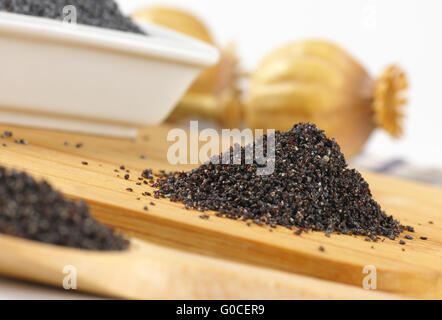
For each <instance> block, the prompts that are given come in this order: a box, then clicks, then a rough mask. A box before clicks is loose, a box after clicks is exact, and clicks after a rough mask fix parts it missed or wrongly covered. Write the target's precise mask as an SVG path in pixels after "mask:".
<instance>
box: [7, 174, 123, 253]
mask: <svg viewBox="0 0 442 320" xmlns="http://www.w3.org/2000/svg"><path fill="white" fill-rule="evenodd" d="M0 233H2V234H6V235H11V236H16V237H21V238H25V239H30V240H36V241H40V242H45V243H50V244H55V245H60V246H67V247H73V248H81V249H88V250H105V251H109V250H124V249H126V248H127V247H128V244H129V242H128V241H127V240H125V239H124V238H123V237H122V236H120V235H116V234H114V232H113V231H112V229H110V228H108V227H106V226H104V225H102V224H100V223H99V222H97V221H96V220H95V219H94V218H93V217H92V216H91V215H90V214H89V209H88V207H87V205H86V204H85V203H84V202H83V201H79V202H73V201H71V200H68V199H66V198H64V197H63V196H62V194H61V193H60V192H58V191H55V190H53V189H52V187H51V186H50V185H49V184H48V183H46V182H44V181H43V182H37V181H35V180H34V179H33V178H32V177H31V176H29V175H27V174H25V173H19V172H16V171H13V170H6V169H5V168H2V167H0Z"/></svg>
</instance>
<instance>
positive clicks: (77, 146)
mask: <svg viewBox="0 0 442 320" xmlns="http://www.w3.org/2000/svg"><path fill="white" fill-rule="evenodd" d="M82 147H83V143H81V142H80V143H77V144H76V145H75V148H77V149H80V148H82Z"/></svg>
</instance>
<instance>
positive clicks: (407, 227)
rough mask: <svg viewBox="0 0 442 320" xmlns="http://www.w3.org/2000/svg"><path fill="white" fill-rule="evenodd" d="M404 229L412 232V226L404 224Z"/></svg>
mask: <svg viewBox="0 0 442 320" xmlns="http://www.w3.org/2000/svg"><path fill="white" fill-rule="evenodd" d="M405 229H406V230H407V231H409V232H414V228H413V227H411V226H405Z"/></svg>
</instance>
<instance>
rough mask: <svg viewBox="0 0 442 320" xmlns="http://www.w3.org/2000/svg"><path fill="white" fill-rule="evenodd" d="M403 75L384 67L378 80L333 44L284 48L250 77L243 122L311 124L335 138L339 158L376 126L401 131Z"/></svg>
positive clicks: (305, 43) (356, 148)
mask: <svg viewBox="0 0 442 320" xmlns="http://www.w3.org/2000/svg"><path fill="white" fill-rule="evenodd" d="M406 87H407V81H406V77H405V75H404V73H403V72H402V71H401V70H400V68H399V67H397V66H390V67H388V68H387V69H386V70H385V71H384V73H383V74H382V76H381V77H380V78H379V79H378V80H376V81H375V80H373V79H372V78H371V77H370V75H369V74H368V73H367V72H366V70H365V69H364V68H363V67H362V66H361V65H360V64H359V63H358V62H357V61H356V60H355V59H353V58H352V57H351V56H350V55H348V54H347V53H346V52H345V51H344V50H342V49H341V48H339V47H338V46H336V45H334V44H332V43H328V42H325V41H313V40H308V41H303V42H297V43H292V44H289V45H286V46H284V47H282V48H280V49H277V50H276V51H274V52H272V53H271V54H270V55H268V56H267V57H266V58H265V59H264V60H263V61H262V62H261V63H260V65H259V66H258V68H257V70H256V71H255V72H254V73H253V74H252V77H251V87H250V91H249V95H248V101H247V103H246V106H245V120H246V123H247V125H248V126H249V127H251V128H255V129H256V128H264V129H265V128H273V129H279V130H288V129H289V128H291V127H292V126H293V124H294V123H298V122H307V121H312V122H314V123H315V124H316V125H317V126H318V127H320V128H322V129H324V130H325V131H326V132H327V134H328V135H329V136H331V137H333V138H335V139H336V140H337V141H338V143H339V144H340V145H341V147H342V149H343V152H344V154H345V155H346V156H347V157H351V156H353V155H355V154H356V153H358V152H359V151H360V150H361V148H362V146H363V145H364V143H365V142H366V141H367V139H368V137H369V136H370V134H371V133H372V132H373V130H374V129H375V128H376V127H382V128H384V129H385V130H386V131H388V132H389V133H390V134H391V135H392V136H393V137H398V136H399V135H400V134H401V132H402V129H401V124H400V120H401V118H402V113H401V110H400V109H401V107H402V106H403V105H404V104H405V102H406V100H405V99H403V98H402V97H401V91H402V90H403V89H405V88H406Z"/></svg>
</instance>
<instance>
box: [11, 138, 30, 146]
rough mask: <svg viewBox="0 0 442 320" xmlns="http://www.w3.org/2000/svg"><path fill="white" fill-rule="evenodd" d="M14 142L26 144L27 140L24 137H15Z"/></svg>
mask: <svg viewBox="0 0 442 320" xmlns="http://www.w3.org/2000/svg"><path fill="white" fill-rule="evenodd" d="M14 142H15V143H17V144H24V145H27V144H28V141H26V140H24V139H16V140H15V141H14Z"/></svg>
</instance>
